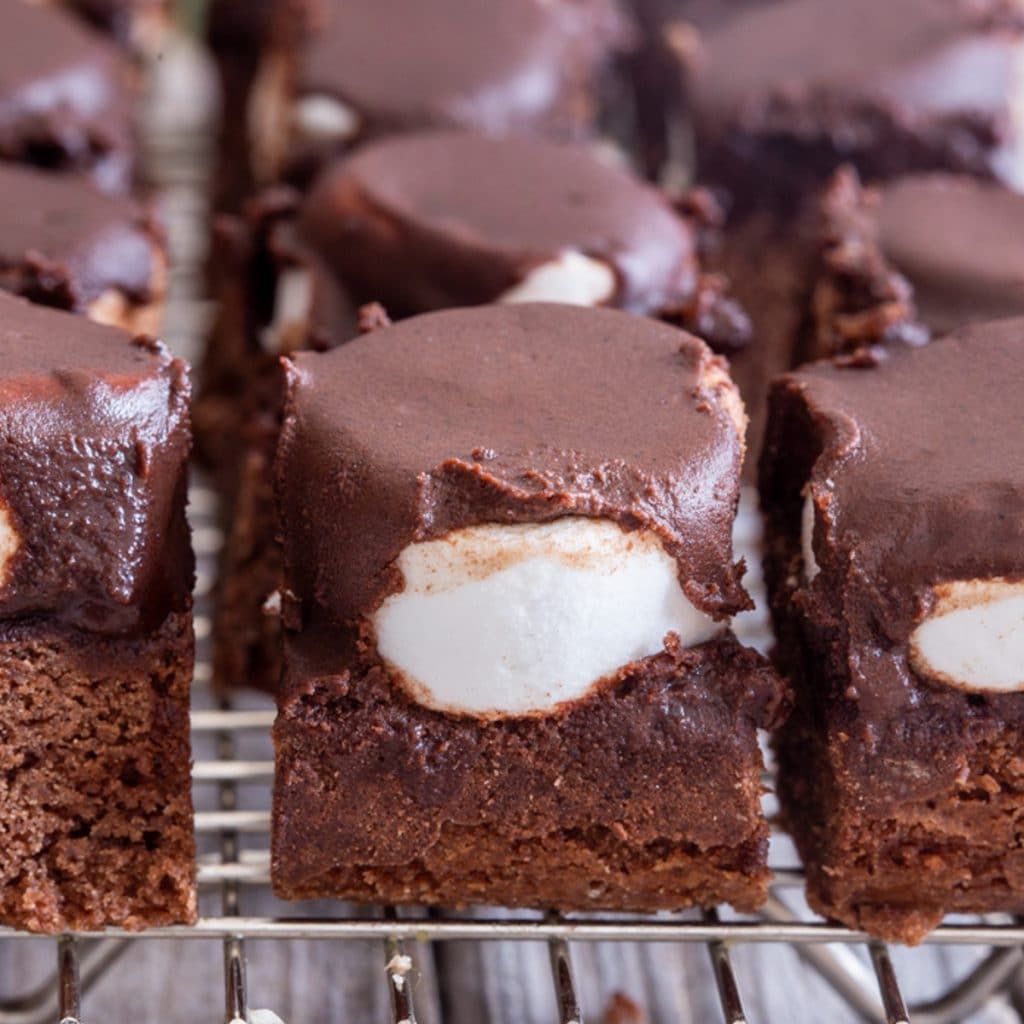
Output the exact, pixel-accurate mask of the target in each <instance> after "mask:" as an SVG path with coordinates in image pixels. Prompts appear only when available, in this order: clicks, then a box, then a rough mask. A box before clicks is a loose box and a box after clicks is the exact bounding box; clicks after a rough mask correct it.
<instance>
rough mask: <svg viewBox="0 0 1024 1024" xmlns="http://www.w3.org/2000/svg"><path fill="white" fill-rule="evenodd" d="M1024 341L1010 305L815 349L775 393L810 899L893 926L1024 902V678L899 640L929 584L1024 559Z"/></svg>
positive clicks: (825, 909) (829, 909) (794, 775)
mask: <svg viewBox="0 0 1024 1024" xmlns="http://www.w3.org/2000/svg"><path fill="white" fill-rule="evenodd" d="M1022 353H1024V320H1020V319H1017V320H1007V321H1001V322H997V323H994V324H989V325H987V326H980V327H973V328H968V329H964V330H962V331H960V332H958V333H956V334H954V335H952V336H950V337H947V338H942V339H939V340H937V341H935V342H933V343H932V344H931V345H928V346H926V347H924V348H908V347H894V348H890V349H886V350H884V351H880V352H876V353H874V360H875V361H876V364H875V365H872V361H873V360H872V358H870V357H868V356H865V355H864V354H862V355H860V356H858V357H856V358H854V359H849V358H848V359H846V360H844V361H843V362H841V363H838V364H829V363H821V364H815V365H813V366H809V367H805V368H804V369H803V370H801V371H799V372H797V373H794V374H790V375H787V376H786V377H784V378H782V379H781V380H780V381H779V382H778V384H777V385H776V386H775V388H774V391H773V394H772V410H771V420H770V424H769V432H768V439H767V442H766V448H765V453H764V457H763V460H762V474H761V495H762V503H763V505H764V507H765V509H766V513H767V523H768V528H767V531H766V540H767V558H766V565H765V575H766V578H767V582H768V586H769V591H770V593H771V598H772V610H773V616H774V619H775V626H776V635H777V637H778V640H779V656H780V659H781V661H782V662H783V663H784V665H785V667H786V668H787V670H788V671H789V673H790V676H791V678H792V680H793V683H794V688H795V689H796V691H797V697H796V703H795V711H794V715H793V717H792V718H791V720H790V721H789V722H788V723H787V724H786V725H785V726H784V727H783V730H782V732H781V734H780V736H779V740H778V747H779V754H780V758H779V763H780V777H779V791H780V797H781V799H782V803H783V807H784V810H785V814H786V820H787V824H788V827H789V828H790V829H791V831H792V832H793V833H794V837H795V838H796V840H797V844H798V846H799V848H800V852H801V854H802V856H803V857H804V859H805V862H806V863H807V867H808V885H809V897H810V900H811V902H812V905H814V906H815V907H816V908H817V909H818V910H820V911H821V912H822V913H825V914H828V915H830V916H833V917H836V918H838V919H839V920H841V921H843V922H845V923H847V924H849V925H851V926H854V927H864V928H867V929H869V930H871V931H872V932H873V933H874V934H878V935H881V936H882V937H884V938H887V939H898V940H900V941H907V942H917V941H920V939H921V938H922V937H923V935H924V934H925V933H926V932H927V931H928V930H929V929H930V928H932V927H934V926H935V924H937V923H938V921H939V919H940V918H941V916H942V914H943V913H944V912H951V911H957V910H959V911H968V912H981V911H987V910H1004V911H1012V910H1016V909H1019V908H1020V907H1021V906H1024V863H1022V858H1021V857H1020V853H1019V850H1018V848H1017V842H1016V835H1017V833H1018V831H1019V828H1020V823H1019V801H1018V800H1017V799H1016V797H1015V794H1016V792H1017V788H1018V777H1019V774H1020V765H1021V751H1020V735H1021V728H1022V727H1024V702H1022V700H1021V694H1020V693H1014V692H968V691H966V690H964V689H961V688H959V687H958V686H955V685H951V684H949V683H947V682H945V681H943V680H942V679H939V678H932V677H931V676H928V675H925V674H922V673H921V672H918V671H917V670H916V669H915V668H914V667H913V665H912V663H911V660H910V647H911V644H910V643H909V642H908V641H909V640H910V637H911V634H912V632H913V630H914V629H915V628H916V627H917V625H918V624H919V623H920V622H921V621H922V619H923V618H924V617H925V616H926V615H927V614H928V612H929V611H930V610H931V607H932V602H933V600H934V596H933V587H934V586H935V585H937V584H940V583H944V582H947V581H951V580H971V579H987V578H991V577H1003V578H1005V579H1006V580H1008V581H1020V580H1022V579H1024V517H1022V516H1021V514H1020V510H1021V508H1022V507H1024V504H1022V503H1024V413H1022V407H1021V404H1020V402H1019V401H1018V399H1017V393H1018V392H1019V391H1020V387H1021V384H1022V373H1021V365H1022V363H1021V354H1022ZM805 485H806V486H809V488H810V491H809V493H810V495H811V498H812V501H813V507H814V510H815V527H814V530H813V552H814V558H815V562H816V563H817V565H818V566H819V567H820V571H819V572H818V573H817V574H816V575H814V576H813V578H811V579H809V578H808V572H807V566H806V564H805V560H804V556H803V552H802V543H801V532H802V531H801V521H802V510H803V504H804V497H803V496H804V493H805Z"/></svg>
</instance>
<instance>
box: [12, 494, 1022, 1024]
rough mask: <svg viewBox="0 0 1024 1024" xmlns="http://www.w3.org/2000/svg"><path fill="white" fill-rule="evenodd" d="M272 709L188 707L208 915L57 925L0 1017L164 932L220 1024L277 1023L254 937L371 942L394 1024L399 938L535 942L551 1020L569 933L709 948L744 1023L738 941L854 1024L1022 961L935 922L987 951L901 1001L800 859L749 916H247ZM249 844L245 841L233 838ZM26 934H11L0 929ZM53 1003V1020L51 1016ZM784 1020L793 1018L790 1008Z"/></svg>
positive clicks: (17, 1019)
mask: <svg viewBox="0 0 1024 1024" xmlns="http://www.w3.org/2000/svg"><path fill="white" fill-rule="evenodd" d="M192 507H193V518H194V519H195V525H196V529H195V534H194V536H195V541H196V547H197V554H198V556H199V564H200V585H199V591H200V593H199V601H198V605H199V608H200V614H198V615H197V634H198V637H199V641H200V642H199V650H200V652H201V656H200V661H199V663H198V665H197V671H196V675H197V689H198V690H200V691H201V690H202V689H204V688H205V687H206V683H207V681H208V677H209V661H208V659H207V658H206V657H205V654H204V651H205V647H206V646H207V643H206V640H207V638H208V633H209V618H208V616H206V615H205V614H203V613H202V612H203V604H204V603H205V598H206V593H207V591H208V589H209V585H210V580H211V578H212V577H211V575H210V572H209V566H210V565H211V564H212V561H213V558H214V555H215V553H216V548H217V545H218V544H219V533H218V531H217V530H216V528H215V527H213V526H212V525H210V520H211V518H212V509H213V507H214V505H213V500H212V496H211V495H210V494H209V492H207V491H205V490H204V489H194V494H193V502H192ZM272 722H273V712H272V711H267V710H245V709H237V708H233V707H231V706H230V704H229V703H225V704H224V705H223V706H221V707H217V708H213V709H208V710H196V711H194V712H193V714H192V729H193V734H194V737H195V739H196V741H197V746H198V745H199V742H200V741H202V742H203V745H206V744H207V743H208V741H209V740H210V739H211V738H212V739H213V740H214V743H215V747H214V749H215V756H214V757H213V758H211V759H206V760H198V761H197V762H196V763H195V765H194V767H193V780H194V783H195V784H196V787H197V789H202V788H203V787H214V791H215V792H216V803H217V808H216V809H215V810H209V811H198V812H197V813H196V817H195V823H196V830H197V833H198V834H199V835H200V836H203V837H212V838H214V839H216V841H217V849H216V852H215V853H213V854H206V855H203V856H201V857H200V862H199V866H198V876H199V885H200V887H201V890H202V891H211V890H213V891H219V893H220V913H219V915H218V916H207V917H203V918H201V919H200V920H199V922H198V923H197V924H196V925H195V926H192V927H186V926H181V927H170V928H157V929H153V930H151V931H147V932H143V933H129V932H124V931H120V930H116V929H112V930H109V931H106V932H102V933H80V934H75V935H63V936H60V937H59V938H58V939H57V940H56V954H57V966H56V970H55V972H54V974H53V976H52V978H51V979H50V980H49V981H48V982H46V983H45V984H43V985H41V986H40V987H39V988H37V989H35V990H34V991H32V992H30V993H28V994H27V995H23V996H20V997H17V998H14V999H4V1000H0V1024H41V1022H47V1021H53V1020H54V1019H56V1020H58V1021H60V1022H61V1024H78V1022H80V1021H81V1020H82V1013H83V1009H82V1003H83V996H84V994H85V993H87V991H88V990H89V988H91V987H92V985H94V984H95V983H96V982H97V981H98V980H99V979H100V978H101V977H102V976H103V974H104V973H105V971H106V970H107V968H108V967H110V965H111V964H112V963H113V962H114V961H115V960H116V959H117V958H118V957H119V956H120V955H121V954H122V953H123V952H124V951H125V950H126V948H127V945H128V944H129V943H132V942H142V941H150V940H154V939H164V938H174V939H189V940H200V941H219V942H220V944H221V946H222V951H223V974H224V1017H223V1019H224V1022H225V1024H238V1022H240V1021H241V1022H248V1021H252V1022H253V1024H271V1022H272V1021H274V1020H276V1018H275V1017H274V1016H273V1014H269V1015H267V1014H266V1011H257V1012H256V1013H255V1014H254V1013H253V1011H251V1009H250V1007H249V1002H248V993H247V983H246V943H247V941H249V940H254V939H259V940H263V939H273V940H278V941H288V940H298V939H339V938H340V939H350V940H376V941H377V942H379V943H380V946H381V956H382V958H383V963H384V966H385V969H386V979H387V985H388V988H389V993H390V1002H391V1019H392V1021H393V1024H415V1021H416V1012H415V1007H414V1005H413V1002H414V999H413V985H412V984H411V978H410V977H409V975H410V972H413V971H414V970H415V964H414V963H413V960H412V958H411V957H410V956H409V954H408V952H407V949H408V947H407V944H408V943H412V942H420V943H423V942H425V943H439V942H453V941H474V942H483V943H488V942H494V941H499V940H505V941H526V942H540V943H546V945H547V947H548V951H549V958H550V965H551V978H552V984H553V986H554V992H555V997H556V1003H557V1007H558V1018H557V1024H583V1015H582V1012H581V1009H580V998H579V994H578V990H577V985H576V981H575V978H574V971H573V963H572V955H571V950H570V944H571V943H574V942H683V943H689V944H697V945H703V946H704V947H705V948H706V950H707V953H708V955H709V957H710V962H711V967H712V971H713V976H714V979H715V982H716V986H717V990H718V1001H719V1004H720V1007H721V1012H722V1019H723V1020H724V1021H725V1022H726V1024H745V1022H746V1020H747V1017H746V1014H745V1011H744V1007H743V998H742V993H741V987H740V984H739V982H738V980H737V976H736V973H735V971H734V969H733V964H732V957H731V951H732V950H733V949H734V948H735V947H737V946H740V945H756V944H763V943H788V944H790V945H792V946H793V948H794V949H795V950H796V951H797V953H798V954H799V955H800V957H801V958H802V959H803V960H804V962H805V963H806V964H807V965H808V966H809V967H810V968H812V969H814V970H816V971H817V972H818V973H819V974H821V975H822V977H824V978H825V979H826V980H827V981H828V982H829V983H830V984H831V985H832V987H833V988H834V989H835V990H836V992H837V993H839V994H840V995H841V996H842V997H843V998H844V999H845V1000H846V1002H847V1003H848V1004H849V1005H850V1006H851V1007H852V1008H853V1009H854V1010H855V1011H856V1012H857V1013H858V1014H859V1015H860V1016H861V1017H863V1018H864V1019H865V1020H868V1021H878V1022H885V1024H909V1022H910V1021H913V1022H914V1024H954V1022H958V1021H962V1020H963V1019H964V1018H965V1017H966V1016H968V1015H969V1014H970V1013H971V1012H972V1011H974V1010H975V1009H977V1008H978V1007H979V1006H981V1004H982V1003H983V1002H984V1001H985V1000H986V999H987V998H988V997H989V996H991V995H992V994H993V993H995V992H997V991H999V990H1000V989H1001V988H1003V987H1004V986H1005V985H1006V984H1007V983H1008V982H1009V980H1010V979H1011V977H1012V976H1013V975H1014V974H1015V972H1017V971H1018V969H1019V968H1020V966H1021V953H1020V949H1021V946H1022V944H1024V924H1021V923H1017V922H1012V921H1009V920H1007V921H1005V922H1000V921H997V920H989V921H982V922H979V923H946V924H943V925H942V926H941V927H940V928H938V929H936V931H935V932H933V933H932V935H931V936H930V938H929V940H928V941H929V942H931V943H941V944H947V945H972V946H973V945H985V946H989V947H991V948H990V952H989V953H988V955H987V956H986V957H985V958H984V959H983V960H982V961H981V962H980V963H978V964H977V966H975V967H974V969H973V970H972V971H971V972H970V973H969V974H968V975H967V976H966V977H965V978H963V979H962V980H961V981H959V982H958V983H956V984H955V985H953V986H952V987H951V988H950V989H949V990H948V991H947V992H946V993H945V994H944V995H942V996H941V997H940V998H938V999H936V1000H933V1001H931V1002H929V1003H924V1004H920V1005H918V1006H911V1007H909V1008H908V1005H907V1002H906V1000H905V998H904V995H903V992H902V990H901V986H900V982H899V979H898V978H897V975H896V971H895V969H894V967H893V963H892V959H891V957H890V955H889V950H888V949H887V947H886V946H885V945H884V944H883V943H880V942H877V941H873V940H871V939H869V938H868V937H867V936H865V935H862V934H859V933H856V932H852V931H850V930H848V929H846V928H843V927H840V926H837V925H831V924H827V923H826V922H824V921H820V920H807V919H805V918H804V917H802V916H801V915H799V914H798V913H797V912H796V911H794V910H793V909H791V907H790V906H789V903H788V902H787V900H786V899H785V898H784V895H783V894H784V893H785V892H786V890H793V889H799V888H800V887H801V886H802V884H803V877H802V874H801V872H800V870H799V869H789V870H777V871H776V878H775V882H774V884H773V887H772V893H771V896H770V897H769V900H768V903H767V905H766V906H765V908H764V910H763V912H762V914H761V916H760V917H759V918H757V919H754V920H747V919H744V920H723V919H721V917H720V916H719V913H718V911H716V910H714V909H711V910H707V911H704V912H703V914H702V915H701V916H700V917H699V918H697V919H683V918H681V917H679V916H677V915H676V916H660V915H659V916H651V917H636V918H620V917H617V916H616V917H600V916H593V915H588V916H585V917H571V916H570V917H566V916H562V915H557V914H548V915H537V916H536V917H534V918H531V919H514V920H509V919H505V918H503V917H499V916H497V915H495V916H491V917H487V916H484V917H466V916H461V917H460V916H454V915H449V914H433V915H431V916H429V917H423V916H415V917H413V916H408V915H403V914H402V913H400V912H399V911H398V910H397V909H396V908H392V907H388V908H384V909H383V911H382V912H381V913H380V915H379V916H355V915H348V914H346V913H344V910H345V908H344V907H343V906H341V905H339V911H338V913H337V915H336V916H329V917H316V918H291V917H247V916H243V915H242V914H241V913H240V899H239V896H240V892H241V889H242V887H246V886H253V887H259V886H263V887H265V886H268V885H269V880H270V879H269V875H270V871H269V868H270V862H269V850H268V842H267V839H268V837H269V829H270V813H269V811H268V810H266V809H257V810H247V809H242V808H240V807H239V800H238V787H239V785H240V784H243V783H253V782H255V783H259V784H261V786H262V788H263V791H264V792H265V793H266V794H267V795H269V789H270V782H271V780H272V777H273V763H272V761H270V760H245V759H242V758H239V757H238V756H237V749H238V746H239V741H240V740H241V738H242V737H243V736H244V734H246V733H260V732H262V733H265V732H266V731H267V730H269V728H270V726H271V725H272ZM246 836H248V837H252V838H254V839H255V840H257V841H259V844H260V845H259V847H258V848H257V849H247V848H245V845H244V844H243V842H242V839H243V837H246ZM19 937H21V938H26V937H27V936H25V935H24V934H23V933H19V932H15V931H13V930H10V929H0V938H19ZM858 944H859V945H863V946H866V948H867V949H868V951H869V953H870V963H871V969H869V970H866V969H865V967H864V964H863V961H862V960H861V959H860V958H858V957H856V956H855V955H853V953H852V949H851V947H854V946H856V945H858ZM54 1002H56V1004H57V1014H58V1015H57V1017H56V1018H54ZM794 1019H797V1018H795V1017H794Z"/></svg>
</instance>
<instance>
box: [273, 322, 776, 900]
mask: <svg viewBox="0 0 1024 1024" xmlns="http://www.w3.org/2000/svg"><path fill="white" fill-rule="evenodd" d="M286 369H287V376H288V398H287V414H286V420H285V425H284V430H283V433H282V441H281V445H280V449H279V453H278V462H277V474H276V487H277V494H278V499H279V511H280V529H281V533H282V536H283V539H284V549H285V577H284V581H285V585H284V588H283V590H282V592H281V595H280V608H281V615H282V619H283V622H284V625H285V630H286V639H285V655H284V657H285V668H284V675H283V681H282V686H281V689H280V691H279V694H278V708H279V714H278V720H277V724H276V726H275V732H274V736H275V747H276V757H277V761H276V783H275V793H274V812H273V839H272V844H273V846H272V878H273V883H274V887H275V890H276V891H277V892H278V893H279V894H280V895H281V896H283V897H285V898H307V897H319V896H330V897H341V898H349V899H358V900H369V901H387V902H399V903H405V902H415V903H427V904H436V903H444V904H460V905H461V904H469V903H492V904H501V905H505V906H533V907H557V908H560V909H565V910H581V909H596V908H606V909H607V908H614V909H622V910H634V911H645V910H656V909H667V908H681V907H685V906H690V905H694V904H697V905H711V904H714V903H718V902H720V901H726V902H729V903H732V904H733V905H734V906H736V907H737V908H739V909H741V910H747V911H751V910H754V909H755V908H756V907H757V906H759V905H760V903H761V902H762V901H763V900H764V898H765V894H766V886H767V883H768V879H769V872H768V870H767V868H766V862H765V855H766V851H767V842H768V828H767V825H766V822H765V820H764V817H763V815H762V812H761V808H760V794H761V781H760V772H761V755H760V752H759V748H758V743H757V728H758V727H759V726H765V727H767V726H771V725H773V724H774V723H775V721H776V720H777V718H778V717H779V716H780V713H781V712H782V709H783V704H784V700H785V694H784V690H783V687H782V685H781V682H780V680H779V679H778V677H777V676H776V675H775V674H774V672H773V670H772V669H771V668H770V666H769V665H768V663H767V662H766V661H765V660H764V659H762V658H761V656H760V655H758V654H756V653H755V652H753V651H751V650H748V649H746V648H743V647H741V646H740V645H739V644H738V643H737V641H736V640H735V638H734V636H733V635H732V632H731V629H730V628H729V621H730V616H731V615H732V614H734V613H735V612H737V611H739V610H741V609H743V608H746V607H748V606H749V598H748V597H747V595H746V593H745V592H744V590H743V588H742V585H741V583H740V573H741V571H742V564H735V563H734V562H733V558H732V522H733V518H734V515H735V510H736V502H737V499H738V492H739V473H740V464H741V462H742V458H743V447H744V446H743V440H742V437H743V413H742V407H741V405H740V402H739V398H738V395H737V393H736V391H735V388H734V387H733V385H732V384H731V383H730V382H729V380H728V377H727V373H726V368H725V364H724V362H723V361H722V360H721V359H720V358H719V357H715V356H713V355H712V354H711V352H710V350H709V349H708V348H707V347H706V346H705V345H704V343H703V342H701V341H699V340H698V339H696V338H694V337H693V336H691V335H687V334H685V333H684V332H681V331H679V330H677V329H676V328H673V327H671V326H668V325H665V324H661V323H658V322H656V321H653V320H649V319H645V318H641V317H636V316H631V315H629V314H625V313H622V312H618V311H612V310H594V309H585V308H574V307H570V306H564V305H545V304H527V305H520V306H488V307H480V308H475V309H469V310H455V311H447V312H440V313H434V314H428V315H424V316H421V317H415V318H412V319H410V320H405V321H403V322H402V323H400V324H398V325H396V326H393V327H390V328H387V329H383V330H380V331H379V332H376V333H374V334H373V335H372V336H370V337H366V338H362V339H359V340H356V341H353V342H352V343H351V344H349V345H345V346H342V347H340V348H338V349H335V350H333V351H332V352H330V353H326V354H323V353H300V354H298V355H296V356H294V357H293V358H292V359H291V360H289V361H287V362H286ZM648 558H649V559H650V560H651V562H650V563H648V562H647V561H646V559H648ZM641 561H643V562H644V564H645V565H648V567H651V566H652V565H653V564H657V565H658V567H659V568H658V569H657V570H656V571H655V570H653V569H652V570H651V571H652V572H653V573H655V575H656V576H658V578H660V579H661V582H660V583H659V582H656V580H655V575H652V576H642V579H641V577H638V576H635V575H634V573H635V572H638V571H641V570H639V564H640V562H641ZM641 572H646V570H642V571H641ZM661 573H664V577H661ZM631 581H632V582H631ZM634 585H635V586H636V590H635V592H634V591H633V589H632V588H633V587H634ZM627 595H630V596H627ZM669 608H671V609H672V611H668V609H669ZM666 614H667V616H668V618H663V616H664V615H666ZM638 629H639V630H640V632H641V633H643V634H646V635H645V636H641V635H639V634H637V633H636V632H635V631H636V630H638ZM627 635H628V637H629V638H628V639H627ZM438 641H440V642H438ZM709 809H711V810H710V812H709Z"/></svg>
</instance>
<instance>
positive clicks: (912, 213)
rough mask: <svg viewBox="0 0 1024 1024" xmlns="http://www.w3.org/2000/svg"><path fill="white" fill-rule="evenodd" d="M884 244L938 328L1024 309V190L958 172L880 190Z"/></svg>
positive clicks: (879, 212)
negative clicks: (980, 179)
mask: <svg viewBox="0 0 1024 1024" xmlns="http://www.w3.org/2000/svg"><path fill="white" fill-rule="evenodd" d="M875 219H876V223H877V232H878V240H879V244H880V245H881V248H882V250H883V252H884V253H885V255H886V257H887V258H888V259H889V260H890V261H891V262H892V264H893V265H894V266H895V267H896V268H897V269H898V270H899V271H901V272H902V273H903V274H904V275H905V276H906V277H907V278H908V279H909V280H910V282H911V284H912V285H913V287H914V296H915V299H916V301H917V306H918V309H919V310H920V313H921V316H922V317H923V318H924V319H925V321H926V322H927V323H928V325H929V326H930V327H931V328H932V329H933V330H935V331H936V332H945V331H947V330H950V329H952V328H954V327H959V326H961V325H962V324H966V323H970V322H976V321H979V320H995V319H999V318H1002V317H1009V316H1022V315H1024V196H1022V195H1020V194H1019V193H1016V192H1011V191H1010V190H1009V189H1006V188H1003V187H1002V186H1000V185H998V184H993V183H989V182H979V181H976V180H974V179H971V178H966V177H959V176H954V175H938V174H936V175H922V176H916V177H910V178H905V179H901V180H898V181H895V182H892V183H890V184H887V185H885V186H884V187H882V188H880V189H879V191H878V199H877V208H876V210H875Z"/></svg>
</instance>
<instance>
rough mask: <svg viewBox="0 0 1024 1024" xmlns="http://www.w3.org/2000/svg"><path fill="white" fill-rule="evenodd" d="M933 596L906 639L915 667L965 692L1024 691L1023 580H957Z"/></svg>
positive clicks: (937, 589) (947, 584)
mask: <svg viewBox="0 0 1024 1024" xmlns="http://www.w3.org/2000/svg"><path fill="white" fill-rule="evenodd" d="M935 596H936V600H935V605H934V607H933V609H932V611H931V613H930V614H929V616H928V617H927V618H926V619H925V620H924V622H922V623H921V625H919V626H918V627H917V629H915V630H914V634H913V636H912V637H911V640H910V661H911V664H912V665H913V666H914V668H915V669H916V670H917V671H918V672H920V673H921V674H922V675H926V676H934V677H937V678H939V679H941V680H943V681H945V682H948V683H952V684H953V685H955V686H962V687H964V688H965V689H969V690H996V691H1000V690H1003V691H1005V690H1024V582H1017V583H1011V582H1009V581H1007V580H1004V579H988V580H957V581H955V582H953V583H944V584H942V585H941V586H938V587H936V589H935Z"/></svg>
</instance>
